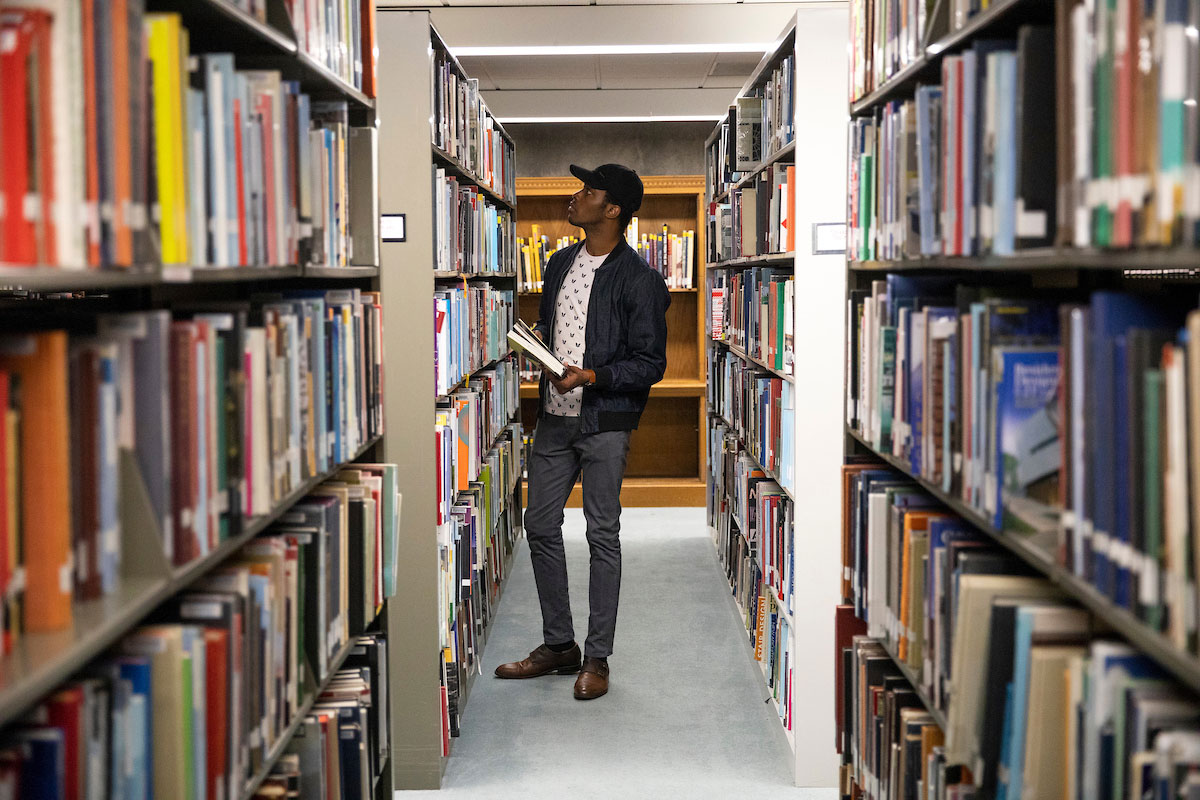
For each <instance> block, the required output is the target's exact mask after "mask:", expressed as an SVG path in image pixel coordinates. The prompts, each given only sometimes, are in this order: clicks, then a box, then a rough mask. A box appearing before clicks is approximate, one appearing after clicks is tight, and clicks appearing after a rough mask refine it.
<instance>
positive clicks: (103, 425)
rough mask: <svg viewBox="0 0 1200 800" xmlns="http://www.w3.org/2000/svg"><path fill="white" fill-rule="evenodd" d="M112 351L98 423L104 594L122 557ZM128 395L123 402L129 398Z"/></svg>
mask: <svg viewBox="0 0 1200 800" xmlns="http://www.w3.org/2000/svg"><path fill="white" fill-rule="evenodd" d="M114 355H115V354H112V353H109V354H103V353H102V354H101V356H100V359H99V372H100V425H99V426H97V428H98V429H97V431H96V435H97V438H98V445H99V448H98V450H97V452H98V453H99V454H100V464H99V467H100V469H99V473H100V475H99V478H100V487H99V490H100V491H99V493H100V542H99V547H100V586H101V591H102V592H104V594H108V593H109V592H112V591H113V590H114V589H116V585H117V578H118V575H117V570H118V567H119V566H120V561H121V545H120V526H121V521H120V513H119V511H118V509H117V504H118V495H119V494H120V488H119V486H118V484H117V476H118V475H119V474H120V465H119V464H118V462H117V459H118V452H119V450H118V447H117V364H116V360H115V358H114ZM132 401H133V398H127V400H126V402H132Z"/></svg>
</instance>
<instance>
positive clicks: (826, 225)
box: [812, 222, 846, 256]
mask: <svg viewBox="0 0 1200 800" xmlns="http://www.w3.org/2000/svg"><path fill="white" fill-rule="evenodd" d="M812 228H813V250H812V251H813V255H814V256H828V255H841V254H843V253H845V252H846V223H844V222H814V223H813V226H812Z"/></svg>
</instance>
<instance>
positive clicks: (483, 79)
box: [459, 53, 762, 97]
mask: <svg viewBox="0 0 1200 800" xmlns="http://www.w3.org/2000/svg"><path fill="white" fill-rule="evenodd" d="M761 58H762V53H673V54H656V55H645V54H636V55H599V56H596V55H584V56H577V55H572V56H556V55H539V56H462V57H460V58H459V61H460V62H461V63H462V66H463V69H465V70H466V71H467V74H468V75H470V76H471V77H473V78H478V79H479V88H481V89H484V90H489V91H516V90H525V91H529V90H546V89H730V90H732V91H731V92H730V96H731V97H732V96H733V91H736V90H737V89H740V88H741V87H742V84H743V83H745V81H746V78H748V77H749V76H750V73H751V72H753V71H754V67H755V66H756V65H757V64H758V62H759V61H760V60H761Z"/></svg>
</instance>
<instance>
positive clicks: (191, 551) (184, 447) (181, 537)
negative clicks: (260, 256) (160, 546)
mask: <svg viewBox="0 0 1200 800" xmlns="http://www.w3.org/2000/svg"><path fill="white" fill-rule="evenodd" d="M192 353H193V346H192V324H191V323H189V322H175V323H172V325H171V374H172V376H173V377H174V380H173V382H172V384H171V416H172V423H173V424H172V427H171V434H172V439H173V447H172V448H171V472H172V476H171V477H172V481H171V493H172V495H173V497H172V501H173V502H172V506H173V510H174V516H175V525H174V528H175V563H176V564H177V565H183V564H187V563H188V562H190V561H192V560H193V559H195V558H197V557H198V556H199V555H200V548H199V546H198V543H197V541H196V530H195V526H194V519H193V515H194V512H195V480H196V476H195V441H196V420H195V415H194V413H193V403H194V397H195V391H196V387H195V386H194V380H193V377H192V376H193V375H194V374H195V365H194V364H193V363H192V358H193V356H192Z"/></svg>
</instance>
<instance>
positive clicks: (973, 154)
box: [848, 25, 1129, 261]
mask: <svg viewBox="0 0 1200 800" xmlns="http://www.w3.org/2000/svg"><path fill="white" fill-rule="evenodd" d="M1060 99H1061V98H1060ZM1055 101H1056V98H1055V50H1054V32H1053V29H1052V28H1050V27H1047V26H1034V25H1025V26H1022V27H1021V28H1020V29H1019V30H1018V32H1017V36H1016V38H1015V39H1013V40H994V39H988V40H982V41H978V42H976V43H975V44H974V45H973V46H972V47H971V48H969V49H967V50H964V51H963V53H962V54H961V55H952V56H946V57H945V58H944V59H942V82H941V85H931V86H920V87H918V88H917V90H916V96H915V98H914V99H912V100H896V101H892V102H890V103H888V104H887V105H885V106H883V107H882V109H881V110H880V111H879V112H877V113H876V114H875V115H873V116H869V117H861V118H858V119H855V120H854V121H853V122H852V124H851V134H850V137H851V154H850V192H851V198H850V202H849V206H848V208H849V209H850V219H849V226H850V227H849V231H848V236H849V241H850V242H851V245H850V252H851V254H852V256H853V257H854V258H855V259H856V260H860V261H871V260H875V259H882V260H899V259H904V258H918V257H921V256H933V255H947V256H969V255H976V254H995V255H1011V254H1012V253H1014V252H1015V251H1016V250H1019V249H1027V248H1031V247H1044V246H1046V245H1049V244H1051V243H1052V242H1053V241H1054V238H1055V235H1056V205H1055V203H1056V191H1057V189H1056V185H1055V148H1054V145H1053V137H1054V133H1055V117H1054V115H1053V114H1046V113H1045V112H1044V110H1045V109H1047V108H1053V107H1054V104H1055ZM1103 243H1104V244H1106V245H1107V244H1119V242H1116V241H1113V242H1109V241H1107V240H1106V241H1104V242H1103ZM1125 244H1129V242H1128V241H1126V242H1125Z"/></svg>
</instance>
